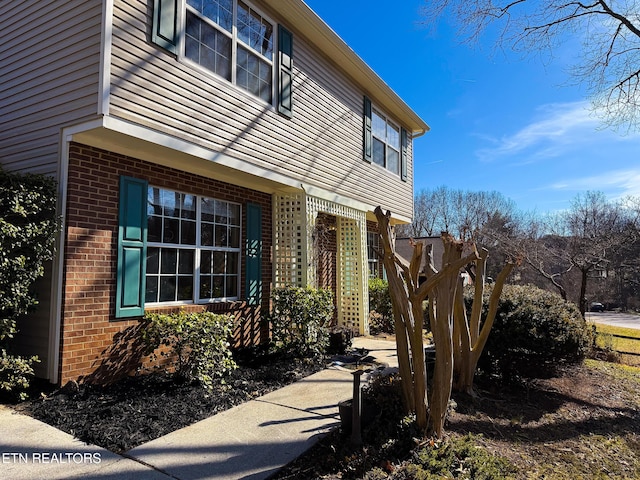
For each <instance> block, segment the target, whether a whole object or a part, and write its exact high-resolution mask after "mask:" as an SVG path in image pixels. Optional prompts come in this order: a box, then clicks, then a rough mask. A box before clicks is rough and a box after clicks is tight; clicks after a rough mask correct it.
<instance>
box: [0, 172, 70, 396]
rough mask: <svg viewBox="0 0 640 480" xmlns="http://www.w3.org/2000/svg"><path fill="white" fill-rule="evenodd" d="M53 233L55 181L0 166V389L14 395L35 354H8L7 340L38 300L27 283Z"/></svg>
mask: <svg viewBox="0 0 640 480" xmlns="http://www.w3.org/2000/svg"><path fill="white" fill-rule="evenodd" d="M57 232H58V219H57V217H56V182H55V181H54V180H53V179H52V178H50V177H45V176H42V175H20V174H14V173H7V172H5V171H4V170H2V169H1V168H0V272H2V275H0V353H1V355H2V356H1V357H0V390H5V391H8V392H10V393H12V394H17V396H18V397H20V398H24V396H25V394H24V392H23V391H22V390H24V389H25V388H27V387H28V385H29V378H30V377H31V376H33V368H32V364H33V363H34V362H36V361H37V357H30V358H22V357H17V356H14V355H13V354H12V351H11V345H10V340H11V339H12V338H13V337H14V336H15V334H16V333H17V331H18V321H19V317H20V316H21V315H25V314H28V313H30V312H32V311H33V309H34V308H35V307H36V305H37V304H38V299H37V296H36V293H35V292H34V288H33V285H34V282H35V281H36V280H37V279H38V278H40V277H41V276H42V275H43V274H44V264H45V263H46V262H48V261H50V260H52V259H53V257H54V254H55V239H56V233H57Z"/></svg>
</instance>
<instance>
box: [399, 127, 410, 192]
mask: <svg viewBox="0 0 640 480" xmlns="http://www.w3.org/2000/svg"><path fill="white" fill-rule="evenodd" d="M401 138H402V152H400V178H401V179H402V180H403V181H405V182H406V181H407V162H408V160H409V133H408V132H407V131H406V130H405V129H404V128H403V129H402V132H401Z"/></svg>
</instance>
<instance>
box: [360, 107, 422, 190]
mask: <svg viewBox="0 0 640 480" xmlns="http://www.w3.org/2000/svg"><path fill="white" fill-rule="evenodd" d="M410 141H411V139H410V136H409V132H407V130H405V129H404V128H402V127H400V126H399V125H397V124H396V123H395V122H393V121H392V120H391V119H389V117H388V116H387V115H385V114H384V113H383V112H382V111H380V110H379V109H377V108H375V107H374V106H373V105H372V103H371V100H370V99H369V98H368V97H366V96H365V97H364V107H363V141H362V146H363V157H364V159H365V160H366V161H367V162H369V163H375V164H377V165H380V166H381V167H384V168H386V169H387V170H389V171H390V172H393V173H394V174H396V175H399V176H400V179H401V180H402V181H407V179H408V162H409V156H410V154H409V148H410Z"/></svg>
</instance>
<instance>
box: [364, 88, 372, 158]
mask: <svg viewBox="0 0 640 480" xmlns="http://www.w3.org/2000/svg"><path fill="white" fill-rule="evenodd" d="M363 126H364V134H363V137H364V138H363V147H364V159H365V160H366V161H367V162H369V163H371V160H372V159H373V150H372V143H373V136H372V133H371V100H369V98H367V97H364V115H363Z"/></svg>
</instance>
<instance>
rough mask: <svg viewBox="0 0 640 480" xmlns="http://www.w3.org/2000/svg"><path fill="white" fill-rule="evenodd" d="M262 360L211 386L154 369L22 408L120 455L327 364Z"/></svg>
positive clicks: (64, 391) (44, 398) (85, 386)
mask: <svg viewBox="0 0 640 480" xmlns="http://www.w3.org/2000/svg"><path fill="white" fill-rule="evenodd" d="M261 360H262V361H261V362H258V363H256V362H246V361H245V362H243V363H242V364H241V365H240V367H239V368H238V369H236V370H234V371H233V372H232V373H231V374H230V375H229V376H225V377H224V378H221V379H219V380H217V381H216V383H215V385H214V386H213V388H212V389H210V390H208V389H204V388H203V387H202V386H201V385H199V384H193V383H187V382H182V383H180V382H177V381H176V380H175V378H174V377H172V376H171V375H168V374H164V373H152V374H147V375H138V376H132V377H126V378H124V379H122V380H120V381H118V382H116V383H114V384H112V385H110V386H105V387H101V386H95V385H88V384H81V385H80V386H79V388H78V389H77V391H74V389H66V388H65V389H60V390H57V391H55V392H53V393H51V394H50V395H45V394H42V395H41V397H40V398H38V399H35V400H31V401H29V402H25V403H22V404H20V405H19V406H18V407H17V408H18V409H20V410H22V411H23V412H25V413H27V414H30V415H31V416H33V417H35V418H38V419H39V420H42V421H43V422H45V423H48V424H49V425H53V426H54V427H56V428H58V429H60V430H63V431H65V432H67V433H69V434H71V435H73V436H75V437H76V438H79V439H80V440H82V441H84V442H87V443H92V444H95V445H99V446H101V447H104V448H107V449H109V450H111V451H113V452H116V453H121V452H124V451H127V450H130V449H131V448H134V447H136V446H138V445H141V444H143V443H145V442H148V441H150V440H153V439H155V438H158V437H161V436H163V435H166V434H167V433H170V432H172V431H174V430H178V429H180V428H182V427H185V426H187V425H190V424H192V423H195V422H197V421H199V420H202V419H204V418H207V417H210V416H211V415H214V414H216V413H219V412H221V411H223V410H227V409H229V408H231V407H233V406H235V405H239V404H241V403H243V402H246V401H248V400H251V399H254V398H256V397H260V396H262V395H264V394H266V393H269V392H271V391H273V390H276V389H278V388H281V387H283V386H285V385H288V384H291V383H293V382H295V381H297V380H299V379H301V378H304V377H306V376H308V375H311V374H312V373H315V372H317V371H319V370H322V369H323V368H324V367H325V364H326V362H325V359H323V358H315V359H299V358H278V357H273V356H270V357H261Z"/></svg>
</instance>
